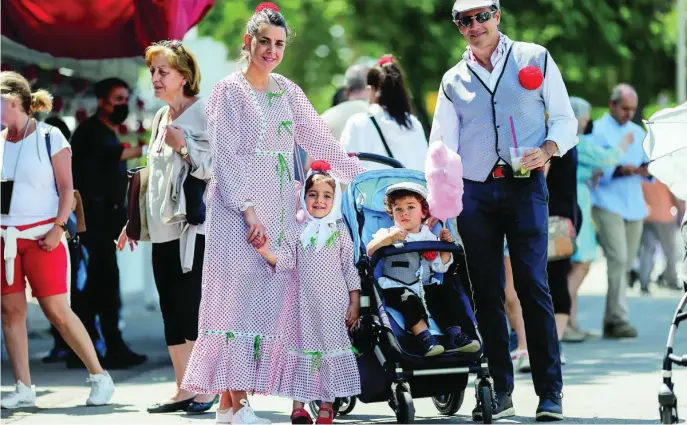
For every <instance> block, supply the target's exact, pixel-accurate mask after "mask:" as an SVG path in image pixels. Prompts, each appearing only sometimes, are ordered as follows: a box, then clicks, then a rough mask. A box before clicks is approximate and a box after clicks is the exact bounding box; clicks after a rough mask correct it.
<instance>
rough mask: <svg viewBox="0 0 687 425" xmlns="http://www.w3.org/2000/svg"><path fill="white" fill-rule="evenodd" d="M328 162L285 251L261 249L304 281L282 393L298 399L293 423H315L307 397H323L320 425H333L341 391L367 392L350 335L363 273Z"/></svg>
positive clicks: (313, 176) (319, 169) (307, 191)
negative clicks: (356, 262) (307, 407)
mask: <svg viewBox="0 0 687 425" xmlns="http://www.w3.org/2000/svg"><path fill="white" fill-rule="evenodd" d="M330 168H331V167H330V166H329V164H328V163H327V162H326V161H315V162H313V164H312V166H311V171H310V172H309V173H308V177H307V179H306V181H305V186H304V187H303V189H302V190H301V207H302V208H303V212H304V213H305V220H303V221H302V222H300V223H296V224H295V225H294V226H292V227H291V228H290V229H289V231H288V232H287V234H286V237H285V239H284V243H283V244H282V247H281V249H279V250H278V251H277V252H276V253H275V252H272V251H271V250H270V248H269V244H268V243H265V244H264V245H262V247H260V248H256V249H257V251H258V252H259V253H260V254H261V255H262V256H263V257H264V258H265V260H267V262H268V263H270V264H271V265H272V266H274V267H275V270H276V272H277V273H279V272H285V273H291V271H292V270H293V269H294V268H295V270H296V273H297V275H298V282H299V285H298V287H299V294H298V295H299V296H298V302H297V306H296V309H297V312H294V316H293V317H294V318H295V320H294V321H293V324H294V327H293V332H292V333H291V335H290V336H289V337H288V338H287V339H286V341H287V343H286V344H287V347H285V348H286V352H285V357H284V364H283V369H282V376H281V380H280V383H281V384H280V389H279V391H278V392H279V394H280V395H282V396H287V397H289V398H292V399H293V400H294V403H293V413H292V414H291V422H292V423H296V424H311V423H312V419H311V418H310V415H309V414H308V412H307V411H306V410H305V409H304V403H307V402H310V401H312V400H321V401H322V405H321V408H320V411H319V413H318V417H317V421H316V423H318V424H331V423H332V420H333V418H334V412H333V410H332V403H333V402H334V399H335V398H336V397H350V396H355V395H358V394H360V376H359V374H358V367H357V364H356V360H355V355H354V353H353V348H352V346H351V341H350V338H349V336H348V328H350V327H352V326H355V324H356V323H357V321H358V313H359V310H360V277H359V275H358V271H357V269H356V267H355V265H354V263H353V242H352V240H351V236H350V234H349V233H348V228H347V227H346V225H345V224H344V223H343V221H342V216H341V186H340V185H339V182H338V181H337V180H336V179H335V178H334V177H333V176H332V175H331V174H330V173H329V170H330Z"/></svg>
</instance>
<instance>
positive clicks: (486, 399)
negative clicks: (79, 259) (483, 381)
mask: <svg viewBox="0 0 687 425" xmlns="http://www.w3.org/2000/svg"><path fill="white" fill-rule="evenodd" d="M493 400H494V397H493V394H492V391H491V387H489V386H488V385H484V386H480V387H479V402H480V405H481V406H482V421H483V423H485V424H490V423H492V413H493V411H494V410H493V409H494V407H493Z"/></svg>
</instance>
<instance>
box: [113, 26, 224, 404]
mask: <svg viewBox="0 0 687 425" xmlns="http://www.w3.org/2000/svg"><path fill="white" fill-rule="evenodd" d="M145 59H146V64H147V65H148V67H149V69H150V77H151V79H152V82H153V88H154V90H155V96H156V97H157V98H158V99H160V100H162V101H164V102H165V103H166V104H167V106H164V107H162V108H161V109H160V110H159V111H158V112H157V114H156V115H155V119H154V120H153V128H152V134H151V140H150V146H149V149H148V188H147V193H146V202H145V210H146V219H147V230H148V233H149V235H150V240H151V242H152V243H153V274H154V276H155V285H156V286H157V290H158V293H159V294H160V311H161V312H162V320H163V322H164V328H165V340H166V342H167V348H168V350H169V355H170V357H171V358H172V365H173V367H174V375H175V377H176V389H175V392H174V394H173V395H172V396H171V397H170V398H169V399H168V400H166V401H164V402H162V403H157V404H155V405H153V406H150V407H149V408H148V412H150V413H167V412H175V411H187V412H189V413H201V412H204V411H206V410H208V409H210V408H211V407H212V405H213V404H214V403H215V402H216V401H217V399H218V398H217V397H215V396H214V395H208V394H195V393H190V392H188V391H184V390H182V389H181V388H180V385H181V380H182V378H183V377H184V373H185V371H186V363H187V361H188V358H189V355H190V353H191V349H192V348H193V344H194V342H195V340H196V338H197V337H198V309H199V307H200V297H201V281H202V271H203V255H204V251H205V236H204V235H205V226H204V220H205V217H204V200H205V181H206V180H208V179H209V178H210V175H211V173H212V158H211V155H210V150H209V149H210V148H209V145H208V139H207V119H206V116H205V102H204V101H203V99H201V98H200V97H199V96H198V92H199V89H200V69H199V68H198V62H197V61H196V58H195V56H194V55H193V54H192V53H191V52H190V51H189V50H188V48H186V47H185V46H183V45H182V43H181V42H180V41H177V40H172V41H162V42H159V43H155V44H153V45H152V46H150V47H148V49H146V54H145ZM180 180H183V181H184V183H183V185H182V184H178V182H179V181H180ZM189 185H191V186H192V187H194V188H195V189H193V190H195V194H196V196H195V197H194V198H193V199H192V198H191V197H190V196H189V195H190V193H189V192H188V190H189ZM180 186H183V188H182V187H180ZM174 193H176V194H177V196H176V197H175V196H174ZM180 195H184V196H185V198H186V202H185V204H186V211H185V213H184V214H180V211H179V210H178V203H177V201H176V200H175V199H177V198H178V196H180ZM201 197H202V200H201ZM194 199H195V203H196V204H195V205H193V203H194ZM199 211H200V213H199ZM125 230H126V229H125ZM125 230H123V231H122V234H121V236H120V238H119V241H118V248H119V249H120V250H122V249H124V247H125V246H126V244H127V242H128V243H129V245H130V247H131V249H132V250H133V247H134V245H135V244H136V241H134V240H130V239H128V237H127V234H126V231H125Z"/></svg>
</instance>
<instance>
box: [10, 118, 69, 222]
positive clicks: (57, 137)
mask: <svg viewBox="0 0 687 425" xmlns="http://www.w3.org/2000/svg"><path fill="white" fill-rule="evenodd" d="M48 129H50V151H51V152H50V153H51V155H52V156H55V155H57V153H58V152H60V151H62V149H69V152H70V154H71V147H70V146H69V142H67V139H66V138H65V137H64V135H63V134H62V132H61V131H60V130H58V129H57V128H55V127H52V126H50V125H48V124H45V123H42V122H39V123H38V126H37V128H36V131H34V132H33V133H31V134H29V135H28V136H26V138H25V139H22V140H20V141H18V142H15V143H12V142H6V141H5V142H3V145H4V147H3V152H2V179H3V180H5V179H7V180H14V189H13V191H12V192H13V193H12V203H11V204H10V213H9V214H3V215H2V219H1V220H0V221H2V225H3V226H23V225H27V224H33V223H38V222H41V221H45V220H49V219H51V218H55V217H56V216H57V209H58V206H59V201H60V199H59V196H58V195H57V189H56V188H55V174H54V172H53V168H52V163H51V162H50V159H49V158H48V150H47V148H46V146H45V135H46V134H47V132H48ZM15 164H16V166H15ZM15 167H16V168H15Z"/></svg>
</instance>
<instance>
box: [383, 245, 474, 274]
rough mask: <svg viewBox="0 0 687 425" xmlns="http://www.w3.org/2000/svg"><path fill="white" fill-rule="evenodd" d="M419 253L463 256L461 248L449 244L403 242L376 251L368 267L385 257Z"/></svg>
mask: <svg viewBox="0 0 687 425" xmlns="http://www.w3.org/2000/svg"><path fill="white" fill-rule="evenodd" d="M421 251H440V252H450V253H453V254H457V255H463V252H464V251H463V247H462V246H460V245H456V244H454V243H451V242H441V241H428V242H405V243H403V244H402V245H401V246H399V247H396V246H394V245H389V246H385V247H383V248H380V249H379V250H377V252H375V253H374V255H373V256H372V258H371V259H370V265H371V266H372V268H374V267H375V266H376V265H377V263H378V262H379V261H380V260H381V259H382V258H385V257H388V256H391V255H398V254H407V253H409V252H421Z"/></svg>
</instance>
